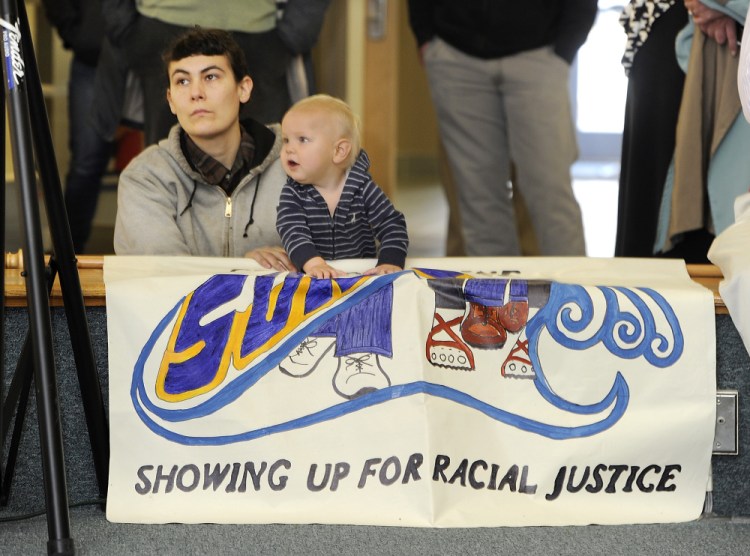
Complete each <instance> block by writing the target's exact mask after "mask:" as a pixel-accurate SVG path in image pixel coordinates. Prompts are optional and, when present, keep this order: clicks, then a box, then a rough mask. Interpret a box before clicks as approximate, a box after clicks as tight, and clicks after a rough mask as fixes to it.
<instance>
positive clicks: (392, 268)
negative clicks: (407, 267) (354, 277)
mask: <svg viewBox="0 0 750 556" xmlns="http://www.w3.org/2000/svg"><path fill="white" fill-rule="evenodd" d="M402 270H403V268H401V267H400V266H396V265H395V264H379V265H378V266H376V267H375V268H371V269H370V270H366V271H364V272H363V273H362V274H364V275H373V274H375V275H378V276H380V275H382V274H393V273H394V272H401V271H402Z"/></svg>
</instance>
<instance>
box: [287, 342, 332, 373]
mask: <svg viewBox="0 0 750 556" xmlns="http://www.w3.org/2000/svg"><path fill="white" fill-rule="evenodd" d="M335 345H336V338H325V337H317V336H308V337H307V338H305V339H304V340H302V343H301V344H300V345H298V346H297V347H296V348H295V349H294V351H292V352H291V353H290V354H289V355H287V356H286V357H285V358H284V360H283V361H282V362H281V363H279V370H280V371H281V372H282V373H284V374H286V375H289V376H293V377H296V378H302V377H305V376H307V375H309V374H310V373H311V372H313V371H314V370H315V368H316V367H317V366H318V364H319V363H320V362H321V361H322V360H323V359H324V357H325V355H326V353H328V352H329V351H331V349H332V348H333V346H335Z"/></svg>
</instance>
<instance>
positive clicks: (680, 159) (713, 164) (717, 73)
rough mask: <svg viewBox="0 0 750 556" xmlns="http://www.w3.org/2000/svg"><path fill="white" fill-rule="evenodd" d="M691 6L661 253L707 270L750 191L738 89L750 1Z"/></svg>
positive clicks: (681, 37)
mask: <svg viewBox="0 0 750 556" xmlns="http://www.w3.org/2000/svg"><path fill="white" fill-rule="evenodd" d="M684 4H685V6H686V7H687V9H688V13H689V14H690V18H689V20H688V24H687V25H686V26H685V28H684V29H683V30H682V31H680V33H679V34H678V35H677V40H676V45H675V46H676V53H677V61H678V63H679V64H680V67H681V68H682V69H683V71H684V72H685V86H684V88H683V93H682V101H681V103H680V112H679V115H678V118H677V129H676V135H675V149H674V157H673V162H672V165H671V166H670V169H669V171H668V172H667V177H666V180H665V184H664V192H663V194H662V203H661V207H660V211H659V220H658V224H657V229H656V241H655V245H654V251H655V252H656V253H657V254H659V255H660V256H664V257H676V258H682V259H684V260H685V261H686V262H688V263H706V262H708V258H707V251H708V249H709V247H710V245H711V242H712V241H713V239H714V237H715V235H717V234H720V233H721V232H722V231H723V230H724V229H725V228H727V227H728V226H729V225H730V224H732V222H733V221H734V208H733V207H734V201H735V199H736V198H737V196H739V195H740V194H742V193H744V192H746V191H747V189H748V185H749V184H750V158H749V157H748V156H747V145H748V144H750V125H748V123H747V121H745V119H744V117H743V116H742V105H741V103H740V98H739V93H738V90H737V71H738V70H737V68H738V65H739V63H738V62H739V56H738V54H739V45H738V41H737V39H738V38H739V36H740V29H741V26H742V25H744V23H745V16H746V14H747V10H748V5H749V4H750V2H748V0H721V1H714V0H700V1H699V0H684Z"/></svg>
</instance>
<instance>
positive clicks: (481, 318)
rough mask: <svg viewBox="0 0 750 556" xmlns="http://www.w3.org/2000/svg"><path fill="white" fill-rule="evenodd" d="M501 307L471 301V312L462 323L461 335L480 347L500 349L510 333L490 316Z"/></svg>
mask: <svg viewBox="0 0 750 556" xmlns="http://www.w3.org/2000/svg"><path fill="white" fill-rule="evenodd" d="M497 309H499V307H486V306H485V305H480V304H479V303H469V314H468V315H466V318H465V319H464V321H463V322H462V323H461V337H462V338H463V339H464V340H465V341H466V343H467V344H469V345H470V346H473V347H475V348H479V349H499V348H501V347H503V346H504V345H505V340H506V339H507V338H508V333H507V332H506V331H505V328H503V326H502V325H500V324H499V323H498V322H497V321H496V320H495V319H493V318H490V316H491V315H492V314H494V313H495V312H496V311H497Z"/></svg>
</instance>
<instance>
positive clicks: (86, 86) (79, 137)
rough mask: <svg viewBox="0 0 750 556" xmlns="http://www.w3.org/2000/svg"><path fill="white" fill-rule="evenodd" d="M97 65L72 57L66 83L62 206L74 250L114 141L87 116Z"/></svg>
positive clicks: (87, 227) (85, 233) (86, 232)
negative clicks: (65, 171) (66, 144)
mask: <svg viewBox="0 0 750 556" xmlns="http://www.w3.org/2000/svg"><path fill="white" fill-rule="evenodd" d="M95 75H96V68H95V67H93V66H89V65H87V64H84V63H83V62H81V61H79V60H78V59H77V58H75V57H74V58H73V62H72V63H71V66H70V81H69V83H68V125H69V148H70V155H71V159H70V168H69V169H68V175H67V177H66V180H65V196H64V197H65V207H66V210H67V213H68V220H69V222H70V233H71V236H72V238H73V247H74V248H75V251H76V253H81V252H83V251H84V249H85V246H86V241H88V239H89V236H90V235H91V225H92V222H93V220H94V214H95V212H96V205H97V202H98V200H99V192H100V191H101V187H102V176H103V175H104V172H105V171H106V169H107V164H108V163H109V159H110V157H111V156H112V151H113V147H114V145H113V143H111V142H109V141H106V140H105V139H103V138H102V137H101V136H99V134H97V133H96V131H95V130H94V127H93V125H92V123H91V120H90V115H91V106H92V104H93V99H94V77H95Z"/></svg>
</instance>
